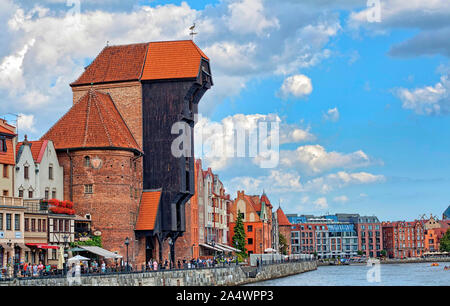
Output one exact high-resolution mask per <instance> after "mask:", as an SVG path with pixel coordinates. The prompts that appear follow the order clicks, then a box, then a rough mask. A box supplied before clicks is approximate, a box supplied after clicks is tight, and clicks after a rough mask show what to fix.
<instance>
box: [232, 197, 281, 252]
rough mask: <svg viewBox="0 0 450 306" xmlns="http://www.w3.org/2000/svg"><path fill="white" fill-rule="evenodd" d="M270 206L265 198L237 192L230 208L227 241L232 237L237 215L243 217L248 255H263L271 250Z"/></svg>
mask: <svg viewBox="0 0 450 306" xmlns="http://www.w3.org/2000/svg"><path fill="white" fill-rule="evenodd" d="M272 208H273V207H272V204H271V203H270V201H269V199H268V198H267V196H266V195H265V194H264V193H263V195H262V196H258V195H253V196H251V195H246V194H245V192H244V191H238V192H237V198H236V199H235V200H234V202H233V203H232V205H231V207H230V224H229V228H230V232H229V233H230V234H229V241H232V237H233V236H234V226H235V225H236V223H235V222H236V218H237V216H238V214H241V215H242V217H243V223H244V230H245V236H246V246H245V247H246V249H247V252H248V254H264V253H265V252H266V251H267V250H269V249H272Z"/></svg>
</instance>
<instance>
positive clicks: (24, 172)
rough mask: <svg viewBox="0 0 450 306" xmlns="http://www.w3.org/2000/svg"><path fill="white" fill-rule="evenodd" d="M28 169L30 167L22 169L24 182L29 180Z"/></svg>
mask: <svg viewBox="0 0 450 306" xmlns="http://www.w3.org/2000/svg"><path fill="white" fill-rule="evenodd" d="M29 168H30V167H28V166H24V167H23V178H24V179H26V180H28V179H29V178H30V175H29Z"/></svg>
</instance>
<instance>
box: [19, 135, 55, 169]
mask: <svg viewBox="0 0 450 306" xmlns="http://www.w3.org/2000/svg"><path fill="white" fill-rule="evenodd" d="M28 143H29V144H30V146H31V147H30V149H31V155H33V159H34V162H35V163H40V162H41V161H42V157H43V156H44V153H45V148H47V144H48V140H38V141H29V142H28ZM22 145H23V142H19V143H18V144H17V147H16V148H17V149H16V154H18V153H19V149H20V147H21V146H22Z"/></svg>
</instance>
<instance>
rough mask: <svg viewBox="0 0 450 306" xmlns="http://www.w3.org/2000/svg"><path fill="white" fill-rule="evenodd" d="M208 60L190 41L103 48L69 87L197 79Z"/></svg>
mask: <svg viewBox="0 0 450 306" xmlns="http://www.w3.org/2000/svg"><path fill="white" fill-rule="evenodd" d="M202 58H203V59H205V60H209V58H208V57H207V56H206V55H205V54H204V53H203V52H202V51H201V50H200V48H199V47H198V46H197V45H196V44H195V43H194V42H193V41H192V40H181V41H164V42H150V43H143V44H133V45H123V46H110V47H105V48H104V49H103V50H102V52H101V53H100V54H99V55H98V56H97V58H96V59H95V60H94V61H93V62H92V64H91V65H89V66H88V67H87V68H86V70H85V72H84V73H83V74H82V75H81V76H80V77H79V78H78V79H77V80H76V81H75V82H73V83H72V84H71V86H79V85H89V84H91V83H93V84H98V83H108V82H120V81H136V80H163V79H182V78H196V77H197V76H198V75H199V72H200V63H201V59H202Z"/></svg>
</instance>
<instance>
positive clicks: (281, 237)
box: [279, 233, 288, 255]
mask: <svg viewBox="0 0 450 306" xmlns="http://www.w3.org/2000/svg"><path fill="white" fill-rule="evenodd" d="M279 240H280V246H279V248H280V249H279V251H280V253H281V254H283V255H287V254H288V243H287V241H286V237H284V235H283V234H282V233H280V234H279Z"/></svg>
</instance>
